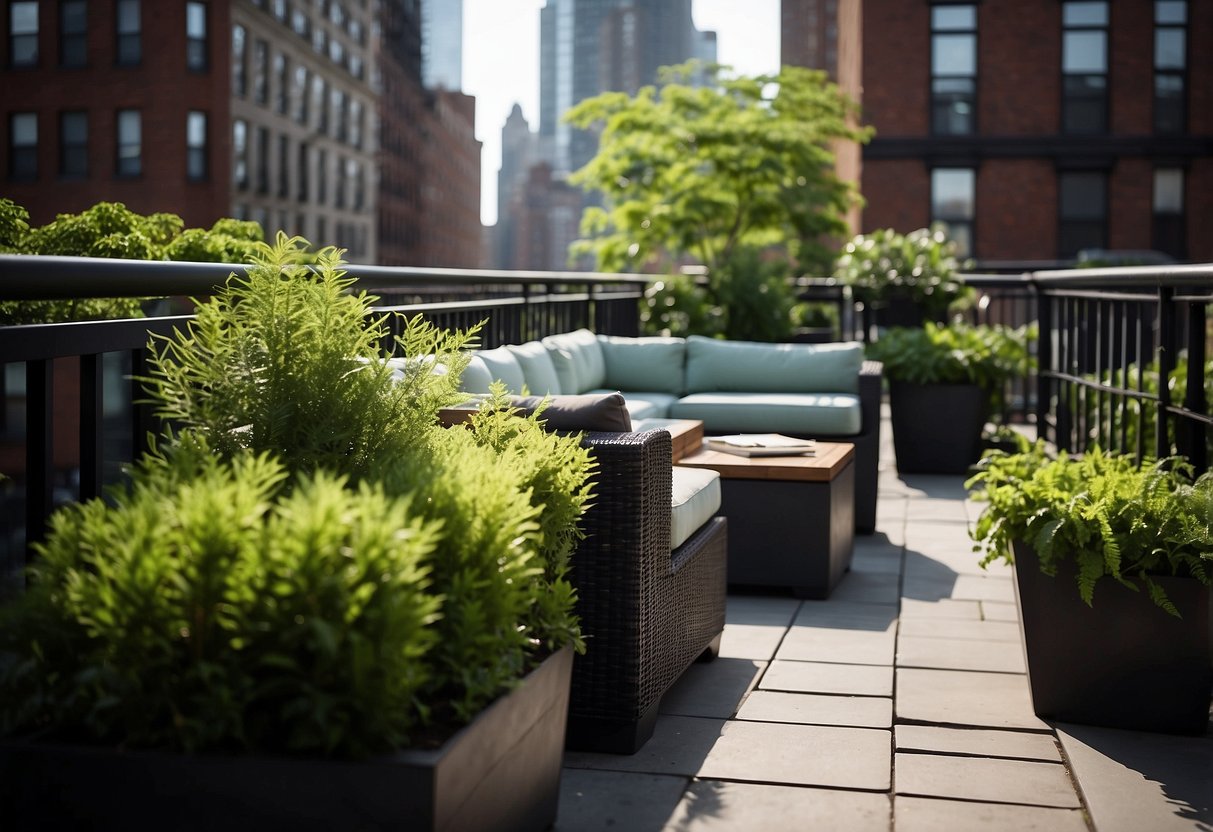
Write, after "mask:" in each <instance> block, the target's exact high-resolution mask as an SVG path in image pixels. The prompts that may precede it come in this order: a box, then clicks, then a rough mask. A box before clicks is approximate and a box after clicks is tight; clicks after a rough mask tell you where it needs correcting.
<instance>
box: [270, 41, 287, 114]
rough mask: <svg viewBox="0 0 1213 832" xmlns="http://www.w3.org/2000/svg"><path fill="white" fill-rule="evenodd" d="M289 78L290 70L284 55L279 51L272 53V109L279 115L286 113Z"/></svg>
mask: <svg viewBox="0 0 1213 832" xmlns="http://www.w3.org/2000/svg"><path fill="white" fill-rule="evenodd" d="M289 79H290V70H289V66H288V62H287V60H286V55H284V54H283V53H281V52H275V53H274V110H275V111H276V112H278V113H280V114H281V115H286V111H287V106H288V103H289V99H290V87H289V86H288V81H289Z"/></svg>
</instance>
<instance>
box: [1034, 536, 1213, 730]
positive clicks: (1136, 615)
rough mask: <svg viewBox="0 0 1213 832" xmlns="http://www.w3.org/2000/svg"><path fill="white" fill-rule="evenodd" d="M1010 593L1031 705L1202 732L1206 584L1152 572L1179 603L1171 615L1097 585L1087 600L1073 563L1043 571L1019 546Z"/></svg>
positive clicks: (1053, 713)
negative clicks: (1090, 601) (1016, 614)
mask: <svg viewBox="0 0 1213 832" xmlns="http://www.w3.org/2000/svg"><path fill="white" fill-rule="evenodd" d="M1014 552H1015V594H1016V597H1017V599H1018V601H1019V614H1020V626H1021V628H1022V631H1023V640H1024V652H1025V654H1026V658H1027V667H1028V683H1029V685H1030V686H1031V689H1032V707H1033V709H1034V710H1035V711H1036V714H1037V715H1038V716H1041V717H1044V718H1048V719H1055V720H1059V721H1061V722H1077V723H1080V724H1084V725H1102V726H1106V727H1111V728H1125V729H1130V730H1137V731H1160V732H1166V733H1184V734H1200V733H1203V732H1204V731H1205V730H1206V729H1207V727H1208V725H1209V697H1210V693H1211V692H1213V666H1211V660H1210V646H1211V645H1210V624H1211V623H1213V622H1210V618H1209V595H1210V589H1209V587H1206V586H1204V585H1203V584H1201V583H1200V582H1199V581H1197V580H1196V579H1194V578H1173V577H1158V578H1155V580H1157V581H1158V582H1159V584H1161V585H1162V586H1163V588H1164V589H1165V590H1166V593H1167V597H1169V598H1170V599H1171V601H1172V602H1173V603H1174V604H1175V606H1176V607H1178V608H1179V612H1180V614H1181V615H1182V616H1183V618H1182V619H1179V618H1175V617H1174V616H1172V615H1168V614H1167V612H1166V611H1165V610H1163V609H1161V608H1160V607H1158V606H1156V605H1155V604H1154V602H1153V601H1151V600H1150V598H1149V596H1148V595H1147V594H1146V593H1145V592H1144V591H1141V592H1133V591H1132V590H1130V589H1128V588H1126V587H1124V586H1121V585H1120V584H1118V583H1115V582H1114V581H1108V580H1106V581H1100V582H1099V584H1098V586H1097V587H1096V589H1095V597H1094V601H1093V605H1092V606H1090V607H1088V606H1087V605H1086V604H1084V603H1083V602H1082V599H1081V598H1079V596H1078V584H1077V583H1076V580H1075V577H1076V575H1077V566H1076V565H1075V564H1074V563H1073V562H1072V561H1071V562H1067V563H1063V564H1060V565H1059V567H1058V570H1057V575H1056V576H1055V577H1050V576H1048V575H1045V574H1044V573H1042V572H1041V571H1040V562H1039V560H1038V559H1037V556H1036V552H1035V551H1034V550H1033V549H1032V547H1031V546H1029V545H1027V544H1026V543H1023V542H1016V543H1015V547H1014Z"/></svg>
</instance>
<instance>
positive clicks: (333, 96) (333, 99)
mask: <svg viewBox="0 0 1213 832" xmlns="http://www.w3.org/2000/svg"><path fill="white" fill-rule="evenodd" d="M345 102H346V97H345V93H344V92H342V91H341V90H337V89H335V90H332V91H331V92H330V93H329V109H330V110H332V118H333V126H334V127H336V128H337V129H336V130H335V131H334V132H335V133H336V134H337V141H339V142H343V141H345V140H346V139H347V138H348V137H349V129H350V125H349V122H348V120H347V119H346V112H345Z"/></svg>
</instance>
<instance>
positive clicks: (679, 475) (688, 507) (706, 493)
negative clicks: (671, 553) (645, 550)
mask: <svg viewBox="0 0 1213 832" xmlns="http://www.w3.org/2000/svg"><path fill="white" fill-rule="evenodd" d="M671 474H672V476H673V483H674V484H673V488H672V490H671V500H670V548H671V549H677V548H678V547H679V546H681V545H682V544H684V543H686V542H687V541H688V540H690V539H691V535H693V534H694V533H695V532H696V531H698V530H699V529H700V528H702V527H703V526H704V525H705V524H706V523H707V522H708V521H709V520H711V519H712V516H713V515H715V514H716V512H717V511H719V510H720V474H718V473H716V472H715V471H712V470H710V469H708V468H681V467H679V466H677V465H676V466H674V468H673V470H672V471H671Z"/></svg>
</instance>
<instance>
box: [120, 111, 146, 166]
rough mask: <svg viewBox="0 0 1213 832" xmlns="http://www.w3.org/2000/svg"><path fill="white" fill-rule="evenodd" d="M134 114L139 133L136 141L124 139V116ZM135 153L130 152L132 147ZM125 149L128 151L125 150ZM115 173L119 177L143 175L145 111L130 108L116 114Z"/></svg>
mask: <svg viewBox="0 0 1213 832" xmlns="http://www.w3.org/2000/svg"><path fill="white" fill-rule="evenodd" d="M132 115H133V116H134V117H135V118H136V119H137V121H136V122H135V124H136V127H137V129H138V132H139V135H138V137H137V138H136V140H135V141H130V140H129V139H128V140H125V141H124V140H123V137H122V130H123V121H124V117H128V116H132ZM132 147H133V148H134V149H135V151H136V152H135V153H130V152H129V149H130V148H132ZM124 150H125V151H126V152H124ZM114 151H115V152H114V175H115V176H116V177H118V178H119V179H135V178H138V177H140V176H142V175H143V113H142V112H140V111H139V110H137V109H134V108H129V109H122V110H118V112H117V113H116V114H115V116H114Z"/></svg>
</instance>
